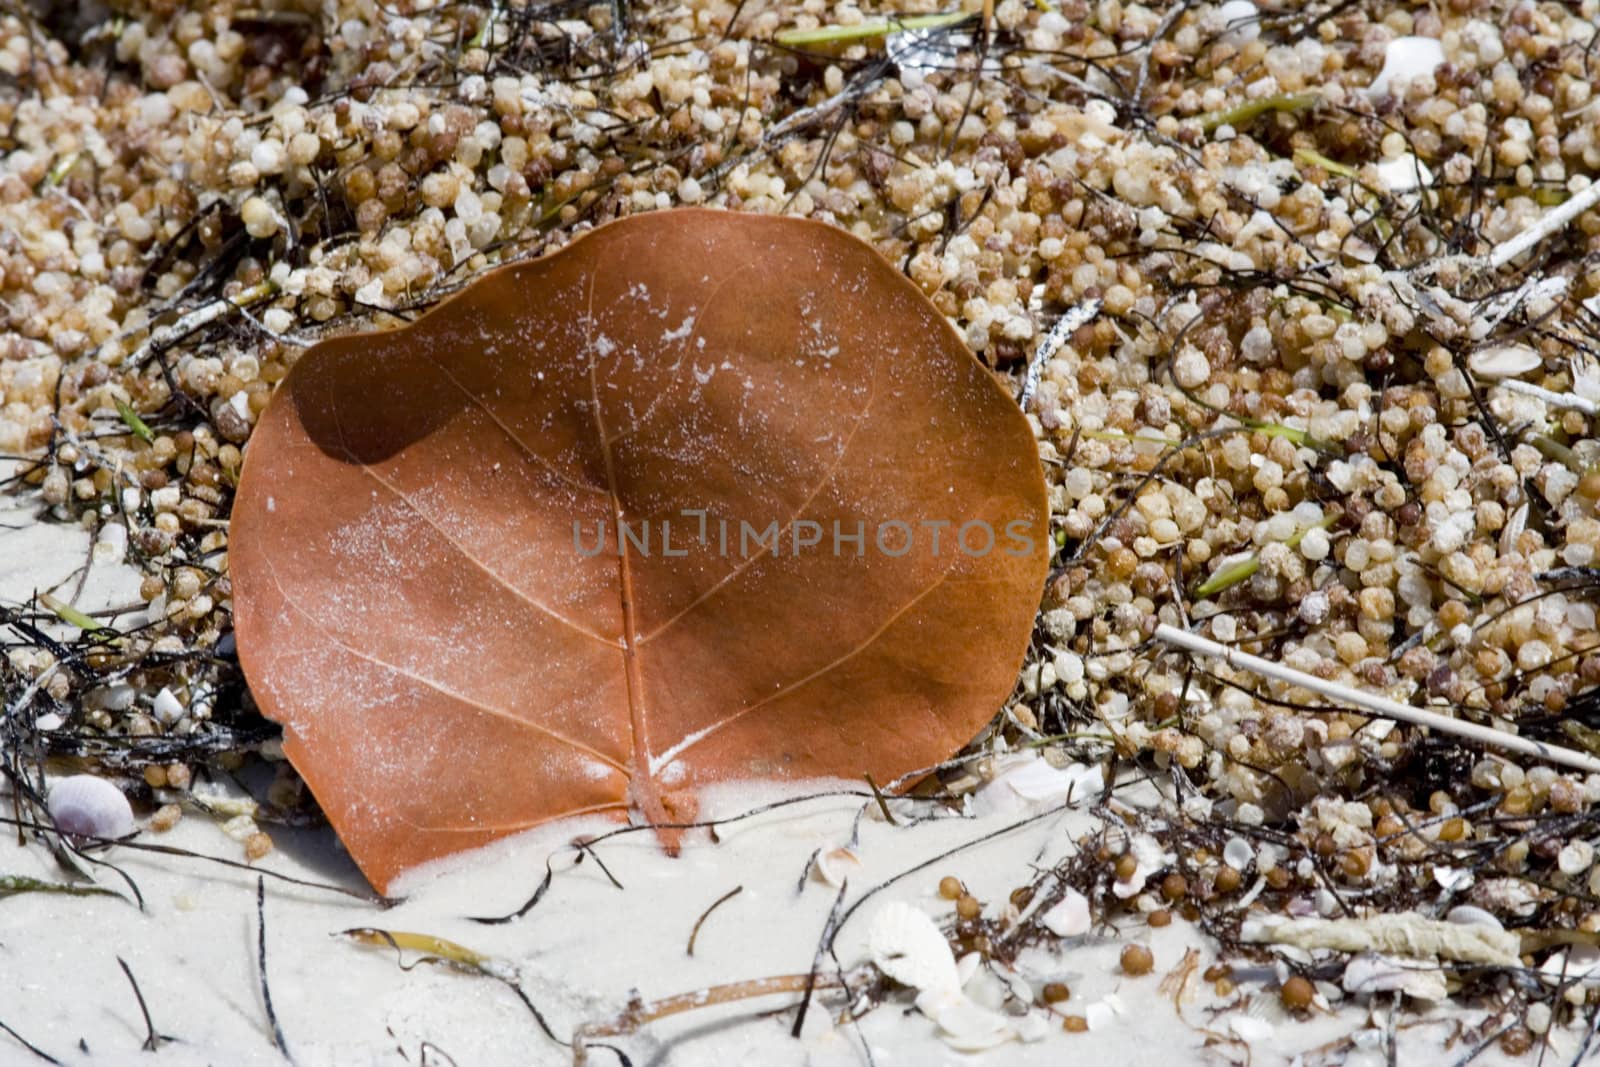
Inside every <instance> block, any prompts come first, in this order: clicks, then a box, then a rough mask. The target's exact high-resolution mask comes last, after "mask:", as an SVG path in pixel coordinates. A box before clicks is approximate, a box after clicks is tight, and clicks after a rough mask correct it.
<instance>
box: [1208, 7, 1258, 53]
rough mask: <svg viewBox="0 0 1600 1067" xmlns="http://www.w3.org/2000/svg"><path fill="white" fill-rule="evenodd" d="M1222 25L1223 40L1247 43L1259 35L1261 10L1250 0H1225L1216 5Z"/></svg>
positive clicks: (1241, 43) (1233, 42)
mask: <svg viewBox="0 0 1600 1067" xmlns="http://www.w3.org/2000/svg"><path fill="white" fill-rule="evenodd" d="M1217 18H1218V19H1220V20H1221V22H1222V26H1223V40H1225V41H1228V42H1230V43H1232V44H1240V45H1243V44H1249V43H1250V42H1251V41H1253V40H1255V39H1256V38H1257V37H1260V36H1261V10H1260V9H1259V8H1258V7H1256V5H1255V4H1253V3H1251V2H1250V0H1225V2H1224V3H1222V4H1221V5H1219V6H1218V7H1217Z"/></svg>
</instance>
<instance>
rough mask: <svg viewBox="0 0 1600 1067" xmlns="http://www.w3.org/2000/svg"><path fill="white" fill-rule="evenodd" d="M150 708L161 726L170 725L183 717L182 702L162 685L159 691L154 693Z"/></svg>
mask: <svg viewBox="0 0 1600 1067" xmlns="http://www.w3.org/2000/svg"><path fill="white" fill-rule="evenodd" d="M150 710H151V711H153V712H155V714H156V718H157V719H158V720H159V721H160V722H161V724H162V725H163V726H171V725H172V724H173V723H175V722H177V721H178V720H179V719H181V718H183V702H182V701H180V700H179V699H178V698H177V697H176V696H174V695H173V693H172V690H171V689H168V688H166V687H164V686H163V687H162V690H161V692H159V693H157V694H156V698H155V700H154V701H153V702H152V703H151V705H150Z"/></svg>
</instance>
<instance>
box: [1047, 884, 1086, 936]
mask: <svg viewBox="0 0 1600 1067" xmlns="http://www.w3.org/2000/svg"><path fill="white" fill-rule="evenodd" d="M1039 921H1040V922H1042V923H1044V925H1045V929H1047V930H1049V931H1050V932H1051V933H1052V934H1055V935H1056V936H1057V937H1077V936H1078V935H1080V934H1086V933H1088V932H1089V923H1090V918H1089V898H1088V897H1086V896H1084V895H1083V894H1082V893H1080V892H1078V891H1077V890H1076V889H1069V890H1067V895H1066V896H1064V897H1062V898H1061V900H1060V901H1059V902H1057V903H1056V904H1055V905H1054V906H1052V907H1051V908H1050V910H1049V911H1047V912H1045V913H1044V914H1043V915H1041V916H1039Z"/></svg>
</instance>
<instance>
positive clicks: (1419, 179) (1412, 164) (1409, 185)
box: [1376, 152, 1433, 194]
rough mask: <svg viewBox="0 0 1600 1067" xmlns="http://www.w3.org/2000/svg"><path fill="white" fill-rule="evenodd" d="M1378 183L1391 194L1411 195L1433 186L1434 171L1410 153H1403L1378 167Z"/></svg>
mask: <svg viewBox="0 0 1600 1067" xmlns="http://www.w3.org/2000/svg"><path fill="white" fill-rule="evenodd" d="M1376 169H1377V172H1378V181H1379V182H1380V183H1381V184H1382V185H1383V188H1384V189H1385V190H1386V191H1388V192H1390V193H1396V194H1398V193H1411V192H1416V191H1417V190H1418V189H1428V188H1431V187H1432V186H1433V171H1431V170H1429V169H1428V165H1427V164H1426V163H1424V162H1422V160H1420V159H1418V158H1417V157H1416V156H1414V155H1412V154H1411V153H1410V152H1402V153H1401V154H1400V155H1398V156H1395V157H1394V158H1393V159H1386V160H1384V161H1383V162H1382V163H1379V164H1378V166H1377V168H1376Z"/></svg>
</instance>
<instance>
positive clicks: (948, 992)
mask: <svg viewBox="0 0 1600 1067" xmlns="http://www.w3.org/2000/svg"><path fill="white" fill-rule="evenodd" d="M867 952H868V956H869V958H870V959H871V960H872V962H873V964H874V965H875V966H876V967H877V968H878V969H879V970H880V971H882V972H883V973H884V974H886V975H888V976H889V977H890V978H892V979H894V980H895V981H896V982H899V983H900V984H901V985H905V986H910V987H911V988H913V989H915V990H916V991H917V999H916V1004H917V1010H918V1011H920V1012H922V1013H923V1014H924V1015H926V1016H927V1017H928V1018H929V1019H931V1020H933V1022H934V1024H935V1025H937V1026H938V1028H939V1036H940V1037H941V1038H943V1039H944V1041H945V1042H946V1043H947V1044H949V1045H950V1046H951V1047H952V1048H955V1049H959V1050H960V1051H963V1052H980V1051H982V1050H984V1049H988V1048H994V1047H995V1046H997V1045H1001V1044H1004V1043H1006V1042H1007V1041H1012V1040H1017V1039H1024V1040H1035V1039H1037V1038H1038V1037H1040V1036H1042V1034H1043V1028H1042V1027H1041V1026H1040V1025H1039V1023H1040V1022H1041V1020H1038V1019H1032V1020H1031V1021H1026V1020H1029V1019H1030V1016H1031V1015H1032V1014H1033V1013H1031V1012H1030V1013H1029V1015H1024V1016H1020V1017H1012V1016H1008V1015H1003V1014H1001V1013H1000V1012H997V1011H995V1010H993V1009H992V1008H988V1007H985V1006H984V1005H982V1004H980V1003H978V1002H977V1001H975V1000H973V999H972V998H971V997H970V996H968V995H967V994H966V993H965V992H964V991H963V989H962V980H961V972H960V969H959V968H958V967H957V964H956V959H955V956H954V954H953V953H952V952H951V951H950V943H949V941H947V940H946V939H945V936H944V933H943V932H942V931H940V929H939V927H938V925H937V924H935V923H934V921H933V919H932V918H930V917H929V916H928V914H927V912H925V911H923V910H921V909H920V908H917V907H915V906H913V905H911V904H907V903H906V902H904V901H899V900H892V901H889V902H888V903H886V904H884V905H883V907H881V908H879V909H878V911H877V912H876V913H875V914H874V915H873V918H872V925H871V927H870V928H869V930H868V932H867ZM975 972H976V968H973V970H972V973H975ZM969 977H970V974H969Z"/></svg>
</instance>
